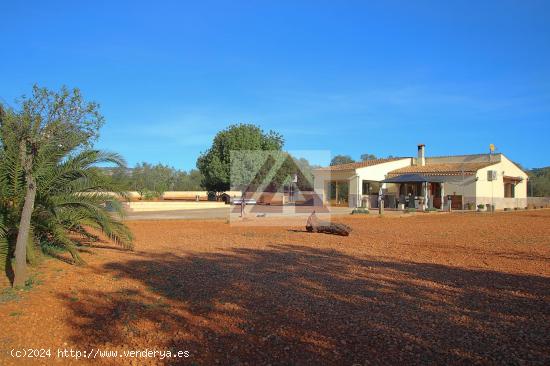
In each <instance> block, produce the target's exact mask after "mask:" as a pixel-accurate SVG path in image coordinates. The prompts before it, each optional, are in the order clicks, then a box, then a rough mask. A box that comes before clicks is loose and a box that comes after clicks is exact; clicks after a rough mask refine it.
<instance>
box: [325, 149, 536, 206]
mask: <svg viewBox="0 0 550 366" xmlns="http://www.w3.org/2000/svg"><path fill="white" fill-rule="evenodd" d="M527 179H528V176H527V173H525V172H524V171H523V170H522V169H521V168H520V167H518V166H517V165H516V164H515V163H514V162H512V161H511V160H510V159H508V158H507V157H506V156H504V154H500V153H499V154H494V153H491V154H475V155H456V156H436V157H427V156H425V146H424V145H418V155H417V157H397V158H387V159H375V160H367V161H363V162H358V163H350V164H341V165H334V166H329V167H323V168H319V169H316V170H314V190H315V192H316V193H317V195H319V197H321V199H322V201H323V203H324V204H329V205H333V206H348V207H370V208H374V207H378V205H379V203H380V201H381V199H383V201H384V206H385V207H388V208H397V207H403V205H404V206H405V207H418V206H419V204H420V205H423V207H434V208H443V207H446V206H447V205H449V204H451V205H452V207H453V208H455V209H460V208H463V207H467V206H470V207H476V206H477V205H479V204H492V205H494V207H495V208H496V209H504V208H515V207H520V208H523V207H525V206H527ZM400 205H401V206H400Z"/></svg>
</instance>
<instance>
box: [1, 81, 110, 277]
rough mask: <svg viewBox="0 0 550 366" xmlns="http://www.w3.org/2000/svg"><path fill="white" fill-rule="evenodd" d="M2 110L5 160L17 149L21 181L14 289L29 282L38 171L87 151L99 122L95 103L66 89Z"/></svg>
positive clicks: (42, 91)
mask: <svg viewBox="0 0 550 366" xmlns="http://www.w3.org/2000/svg"><path fill="white" fill-rule="evenodd" d="M3 110H4V111H3V112H2V121H1V123H2V126H1V127H2V138H3V142H2V144H3V148H4V149H6V151H7V154H6V155H5V156H11V157H14V154H13V152H14V151H15V150H17V154H15V155H16V156H17V160H18V161H17V164H16V166H17V169H20V171H21V172H20V173H21V176H22V177H23V182H24V198H23V205H22V208H21V215H20V220H19V227H18V234H17V241H16V245H15V262H16V265H15V278H14V286H21V285H24V283H25V281H26V278H27V264H26V261H27V251H26V249H27V243H28V239H29V232H30V230H31V218H32V214H33V211H34V207H35V200H36V195H37V191H38V181H39V178H40V177H41V174H42V173H43V172H42V170H41V169H43V170H44V169H46V167H51V166H53V165H55V164H56V163H58V162H59V159H60V158H63V157H64V156H66V155H67V154H69V153H70V152H72V151H75V150H78V149H81V148H86V147H90V146H91V144H92V143H93V142H94V141H95V139H96V138H97V137H98V131H99V128H100V127H101V126H102V124H103V117H102V115H101V114H100V113H99V106H98V105H97V104H96V103H94V102H86V101H85V100H84V99H83V97H82V95H81V94H80V91H79V90H78V89H73V90H69V89H67V88H65V87H63V88H61V90H59V91H51V90H48V89H46V88H40V87H38V86H34V87H33V90H32V94H31V95H30V96H28V97H27V96H23V97H22V98H21V100H20V101H19V103H18V105H17V107H16V108H9V107H8V108H3ZM7 142H8V143H7ZM15 142H17V147H16V146H14V145H15ZM16 175H17V174H16Z"/></svg>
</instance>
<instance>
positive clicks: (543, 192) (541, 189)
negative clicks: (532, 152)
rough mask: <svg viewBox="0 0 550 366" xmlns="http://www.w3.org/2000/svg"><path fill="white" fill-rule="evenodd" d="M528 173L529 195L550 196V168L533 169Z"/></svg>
mask: <svg viewBox="0 0 550 366" xmlns="http://www.w3.org/2000/svg"><path fill="white" fill-rule="evenodd" d="M527 173H528V174H529V181H528V187H527V193H528V194H529V195H532V196H534V197H548V196H550V167H546V168H535V169H531V170H529V171H527Z"/></svg>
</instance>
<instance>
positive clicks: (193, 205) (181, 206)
mask: <svg viewBox="0 0 550 366" xmlns="http://www.w3.org/2000/svg"><path fill="white" fill-rule="evenodd" d="M124 207H125V209H126V210H127V211H129V212H146V211H176V210H201V209H212V208H223V207H226V205H225V203H223V202H213V201H207V202H204V201H203V202H175V201H172V202H170V201H152V202H148V201H137V202H125V203H124Z"/></svg>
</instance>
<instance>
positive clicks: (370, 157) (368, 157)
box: [361, 153, 378, 161]
mask: <svg viewBox="0 0 550 366" xmlns="http://www.w3.org/2000/svg"><path fill="white" fill-rule="evenodd" d="M376 159H378V158H377V157H376V155H374V154H368V153H365V154H361V161H367V160H376Z"/></svg>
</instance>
